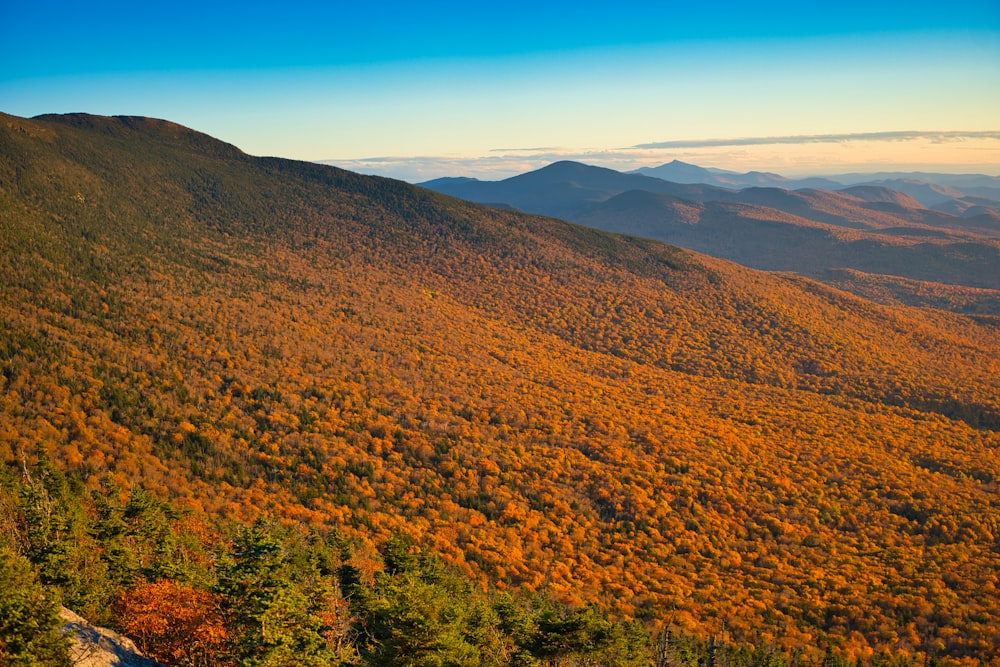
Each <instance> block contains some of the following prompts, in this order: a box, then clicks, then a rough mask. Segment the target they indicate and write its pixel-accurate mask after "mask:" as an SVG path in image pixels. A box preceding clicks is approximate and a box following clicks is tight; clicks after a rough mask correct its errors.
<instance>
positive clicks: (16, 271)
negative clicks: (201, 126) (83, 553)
mask: <svg viewBox="0 0 1000 667" xmlns="http://www.w3.org/2000/svg"><path fill="white" fill-rule="evenodd" d="M0 232H2V233H0V273H2V275H3V278H2V279H0V322H2V325H0V368H2V374H0V458H2V459H3V460H4V461H5V462H7V463H9V464H11V466H17V467H18V468H19V467H20V466H21V463H20V462H21V461H22V459H23V460H25V461H27V462H28V463H31V462H34V461H35V460H36V459H37V458H38V457H39V454H40V453H41V452H43V451H44V452H47V453H48V455H49V456H50V457H51V458H52V459H53V460H54V461H56V463H57V465H58V466H59V467H60V468H61V469H62V470H64V471H65V472H66V473H67V474H69V475H71V476H75V477H78V478H79V479H80V480H82V483H83V485H84V486H85V487H88V488H92V489H96V488H98V487H99V485H100V484H101V483H102V480H104V479H106V477H107V475H108V474H109V473H110V474H111V475H112V476H113V477H114V478H115V479H117V480H118V481H119V482H120V483H121V484H122V485H123V486H126V487H127V486H128V485H132V484H134V485H138V486H139V487H141V488H143V489H145V490H147V491H149V492H150V493H151V494H153V496H154V497H158V498H162V499H166V498H170V499H173V501H175V502H177V503H179V504H181V505H183V506H185V507H190V508H192V509H193V511H194V512H196V513H197V514H198V515H199V516H200V515H201V513H202V512H204V513H206V514H207V515H209V516H211V515H224V516H227V517H234V518H237V519H239V520H241V521H246V522H249V521H252V520H253V519H255V518H257V517H258V516H260V515H266V516H273V517H278V518H280V519H281V520H282V521H286V522H296V523H301V524H304V525H309V526H312V527H316V528H317V529H319V530H321V531H329V530H333V529H339V530H340V531H342V532H343V534H345V535H347V536H348V537H350V538H351V539H354V540H357V541H359V542H362V543H365V542H368V543H372V544H382V543H384V542H385V540H386V538H387V537H388V536H389V535H390V534H393V533H399V532H402V533H404V534H406V535H409V536H410V537H412V538H413V539H414V540H415V542H416V543H418V544H420V545H423V546H424V547H427V548H428V549H430V550H431V551H432V552H434V553H436V554H439V555H440V556H441V557H442V558H443V559H444V561H445V562H446V563H449V564H452V565H455V566H457V567H458V568H459V569H460V571H461V572H463V573H464V574H465V575H466V576H467V577H469V578H472V579H473V580H474V581H476V582H477V585H481V586H482V587H484V588H489V587H492V588H493V590H501V591H502V590H510V591H518V592H538V593H542V594H544V595H546V596H549V597H551V598H555V599H557V600H560V601H563V602H566V603H571V604H575V605H579V604H584V603H588V602H594V603H597V605H599V607H600V608H603V609H606V610H609V611H610V612H611V613H613V614H614V615H615V616H616V617H618V618H636V619H639V620H641V621H642V622H644V623H647V624H649V626H650V627H653V628H660V627H664V626H666V625H668V624H669V625H670V626H671V627H676V628H680V629H683V630H685V631H688V632H692V633H694V634H696V635H701V636H709V635H712V634H720V635H721V633H723V632H724V633H726V634H727V636H732V637H736V638H744V639H746V640H748V641H749V640H752V639H754V638H756V640H755V641H758V642H775V643H779V644H781V645H783V646H784V645H787V646H789V647H794V646H796V645H801V646H809V647H816V646H821V647H822V646H827V645H829V646H831V647H833V648H835V649H836V650H837V651H839V652H841V653H843V654H844V655H847V656H851V657H862V658H865V657H871V656H872V655H874V654H877V653H878V652H880V651H882V650H883V649H886V650H891V651H900V652H904V653H907V654H909V655H913V656H924V655H928V656H935V657H941V658H951V659H955V660H958V659H963V658H970V659H971V658H975V659H979V660H984V661H991V660H992V661H998V660H1000V653H998V649H997V647H998V646H1000V593H998V590H997V586H998V576H1000V495H998V483H1000V472H998V471H1000V454H998V451H1000V449H998V447H1000V379H998V378H1000V319H998V318H996V317H990V316H981V317H978V318H973V317H969V316H962V315H958V314H954V313H950V312H945V311H939V310H933V309H929V308H922V309H917V308H907V307H902V306H898V307H888V306H881V305H877V304H875V303H874V302H872V301H868V300H865V299H863V298H861V297H858V296H854V295H851V294H848V293H846V292H843V291H838V290H836V289H834V288H833V287H829V286H826V285H823V284H820V283H817V282H814V281H812V280H808V279H806V278H799V277H793V276H783V275H776V274H769V273H764V272H758V271H754V270H750V269H746V268H742V267H740V266H737V265H735V264H731V263H728V262H725V261H722V260H716V259H711V258H708V257H706V256H703V255H698V254H695V253H692V252H688V251H684V250H680V249H678V248H675V247H672V246H667V245H663V244H660V243H657V242H653V241H646V240H641V239H636V238H631V237H622V236H615V235H612V234H609V233H605V232H600V231H596V230H592V229H587V228H584V227H578V226H575V225H571V224H568V223H563V222H560V221H557V220H553V219H549V218H542V217H534V216H528V215H523V214H518V213H514V212H507V211H502V210H498V209H493V208H486V207H481V206H478V205H475V204H470V203H466V202H462V201H459V200H456V199H452V198H450V197H446V196H444V195H439V194H436V193H432V192H430V191H428V190H424V189H421V188H416V187H413V186H409V185H406V184H404V183H402V182H398V181H391V180H387V179H379V178H373V177H364V176H359V175H356V174H353V173H350V172H346V171H342V170H338V169H335V168H332V167H325V166H320V165H314V164H308V163H301V162H292V161H286V160H279V159H272V158H255V157H250V156H247V155H245V154H243V153H241V152H240V151H238V150H237V149H236V148H234V147H232V146H228V145H225V144H222V143H220V142H217V141H215V140H213V139H211V138H209V137H207V136H205V135H201V134H198V133H195V132H192V131H190V130H187V129H185V128H182V127H179V126H177V125H173V124H171V123H167V122H163V121H153V120H149V119H140V118H103V117H92V116H58V117H56V116H52V117H42V118H38V119H32V120H26V119H21V118H15V117H12V116H0ZM0 509H2V508H0ZM2 519H3V515H2V514H0V520H2Z"/></svg>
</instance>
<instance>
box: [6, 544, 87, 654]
mask: <svg viewBox="0 0 1000 667" xmlns="http://www.w3.org/2000/svg"><path fill="white" fill-rule="evenodd" d="M61 625H62V623H61V622H60V620H59V605H58V604H57V603H56V601H55V596H54V595H53V594H52V592H51V591H50V590H48V589H46V588H45V587H44V586H42V585H41V584H39V583H38V580H37V579H36V578H35V575H34V573H33V572H32V569H31V564H30V563H29V562H28V561H27V559H25V558H23V557H21V556H18V555H16V554H15V553H14V552H13V551H11V550H10V549H9V548H8V547H7V546H6V545H0V665H23V666H24V667H43V666H44V667H49V666H52V667H64V666H65V667H68V666H69V665H70V664H71V662H70V659H69V652H68V650H69V645H68V643H67V640H66V638H65V637H63V636H62V635H60V634H59V628H60V626H61Z"/></svg>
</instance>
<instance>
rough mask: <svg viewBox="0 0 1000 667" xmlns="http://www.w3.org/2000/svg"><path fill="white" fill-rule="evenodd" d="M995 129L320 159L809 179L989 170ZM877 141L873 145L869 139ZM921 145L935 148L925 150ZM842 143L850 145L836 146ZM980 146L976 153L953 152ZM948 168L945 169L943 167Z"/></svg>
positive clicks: (420, 167)
mask: <svg viewBox="0 0 1000 667" xmlns="http://www.w3.org/2000/svg"><path fill="white" fill-rule="evenodd" d="M997 140H1000V131H993V130H991V131H947V132H929V131H923V132H916V131H896V132H857V133H851V134H811V135H790V136H776V137H742V138H733V139H704V140H678V141H663V142H657V143H649V144H639V145H637V146H631V147H625V148H603V149H598V148H589V149H579V148H576V149H573V148H565V147H551V146H539V147H531V148H519V147H510V148H496V149H492V150H489V151H487V152H486V154H484V155H480V156H405V157H404V156H388V157H370V158H365V159H343V160H323V161H322V162H323V163H325V164H332V165H335V166H337V167H341V168H343V169H349V170H351V171H356V172H360V173H362V174H374V175H378V176H387V177H389V178H397V179H400V180H404V181H409V182H410V183H420V182H423V181H429V180H432V179H435V178H440V177H442V176H467V177H474V178H479V179H481V180H500V179H504V178H508V177H510V176H515V175H517V174H523V173H525V172H528V171H532V170H535V169H539V168H541V167H544V166H546V165H548V164H551V163H553V162H557V161H560V160H573V161H576V162H584V163H586V164H591V165H595V166H599V167H608V168H609V169H616V170H618V171H631V170H633V169H636V168H637V167H642V166H656V165H657V164H661V163H664V162H668V161H670V160H673V159H679V160H682V161H684V162H691V163H694V164H698V165H700V166H703V167H718V168H723V169H728V170H731V171H750V170H757V171H776V172H780V173H782V174H784V175H786V176H789V175H791V176H801V175H810V176H816V175H821V174H831V173H846V172H852V171H941V170H942V168H945V167H946V166H947V168H945V169H944V170H945V171H955V170H956V169H957V170H959V171H967V172H970V173H971V172H979V171H983V170H984V169H985V170H987V171H989V172H995V171H996V165H997V163H998V161H997V159H996V156H998V155H1000V149H998V148H997V147H996V145H995V144H993V143H992V142H994V141H997ZM863 142H877V143H880V144H881V146H880V147H879V149H878V150H875V147H873V146H872V145H871V144H865V143H863ZM928 144H933V145H934V146H935V148H936V149H946V150H945V151H944V152H943V153H942V151H941V150H934V151H933V154H931V152H930V151H928V150H927V149H928ZM843 148H852V149H853V150H850V151H846V152H845V151H844V150H842V149H843ZM974 149H979V150H981V151H987V153H986V154H985V156H984V157H983V158H978V157H977V158H976V159H975V160H970V159H968V158H967V157H959V153H964V154H965V155H966V156H968V155H969V151H971V150H974ZM948 165H950V166H948Z"/></svg>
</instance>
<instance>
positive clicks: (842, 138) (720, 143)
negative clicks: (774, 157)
mask: <svg viewBox="0 0 1000 667" xmlns="http://www.w3.org/2000/svg"><path fill="white" fill-rule="evenodd" d="M917 139H923V140H925V141H933V142H944V141H960V140H962V139H1000V131H994V130H986V131H981V132H978V131H977V132H964V131H958V132H916V131H899V132H854V133H850V134H799V135H790V136H784V137H742V138H736V139H693V140H690V139H682V140H678V141H657V142H654V143H649V144H638V145H635V146H632V148H640V149H661V148H724V147H727V146H769V145H774V144H835V143H844V142H847V141H914V140H917Z"/></svg>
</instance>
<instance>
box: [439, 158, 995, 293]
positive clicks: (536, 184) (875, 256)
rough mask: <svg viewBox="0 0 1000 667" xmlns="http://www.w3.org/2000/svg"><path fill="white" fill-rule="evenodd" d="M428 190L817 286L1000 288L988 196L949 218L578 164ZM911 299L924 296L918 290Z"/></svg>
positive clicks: (899, 197)
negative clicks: (850, 277)
mask: <svg viewBox="0 0 1000 667" xmlns="http://www.w3.org/2000/svg"><path fill="white" fill-rule="evenodd" d="M664 167H670V169H669V170H661V172H659V173H667V172H670V171H673V172H677V173H679V174H680V175H682V176H685V177H687V178H698V177H699V176H708V175H713V174H714V172H709V170H703V169H701V168H700V167H694V166H693V165H685V164H683V163H676V162H675V163H671V164H670V165H664ZM647 173H651V172H647ZM424 185H426V186H427V187H431V188H433V189H437V190H439V191H442V192H446V193H448V194H452V195H454V196H458V197H463V198H466V199H470V200H473V201H479V202H484V203H485V202H495V203H500V202H502V203H505V204H508V205H510V206H513V207H515V208H518V209H521V210H524V211H528V212H532V213H541V214H545V215H552V216H556V217H563V218H566V219H569V220H572V221H574V222H579V223H581V224H585V225H588V226H591V227H596V228H598V229H604V230H607V231H614V232H619V233H629V234H635V235H639V236H646V237H648V238H654V239H658V240H662V241H666V242H669V243H675V244H678V245H681V246H683V247H685V248H690V249H692V250H697V251H699V252H704V253H707V254H710V255H713V256H716V257H722V258H725V259H731V260H734V261H737V262H740V263H742V264H745V265H747V266H751V267H755V268H762V269H769V270H787V271H796V272H800V273H803V274H805V275H809V276H813V277H816V278H819V279H823V276H825V275H827V272H828V271H830V270H833V269H853V270H855V271H859V272H861V273H863V274H872V275H876V274H884V275H890V276H898V277H902V278H909V279H911V280H916V281H922V282H934V283H943V284H945V285H951V286H952V287H954V288H962V287H975V288H986V289H989V290H996V289H1000V271H998V270H997V266H1000V240H998V239H1000V226H998V225H997V220H998V218H1000V209H998V210H997V211H994V210H992V209H991V208H989V207H988V206H983V204H984V203H988V202H987V201H985V200H983V201H969V200H960V199H949V200H948V201H949V202H951V207H952V210H951V211H944V210H935V209H930V208H928V207H927V206H926V205H924V204H922V203H921V202H920V201H918V200H917V199H916V198H915V197H913V196H909V195H907V194H906V193H904V192H900V191H897V190H893V189H891V188H889V187H886V186H883V185H855V186H851V187H847V188H842V189H840V190H838V191H832V190H821V189H799V190H789V189H785V188H779V187H745V188H743V189H742V190H730V189H724V188H719V187H715V186H706V185H691V184H674V183H669V182H667V181H662V180H659V179H654V178H648V177H644V176H641V175H637V174H621V173H618V172H615V171H613V170H609V169H603V168H598V167H591V166H587V165H582V164H579V163H569V162H563V163H557V164H554V165H551V166H549V167H545V168H543V169H540V170H538V171H534V172H529V173H526V174H522V175H520V176H516V177H514V178H510V179H506V180H503V181H496V182H484V181H471V182H470V181H464V180H463V181H460V182H455V181H452V180H447V179H443V180H440V181H435V182H430V183H426V184H424ZM921 187H924V186H921ZM935 187H936V188H937V189H938V190H939V191H941V192H945V190H944V189H943V188H942V187H938V186H935ZM949 192H950V191H949ZM639 193H646V196H644V195H642V194H639ZM953 194H956V195H958V194H960V193H958V192H957V191H956V192H954V193H953ZM654 195H655V196H654ZM678 199H680V200H683V201H678ZM953 212H954V213H961V215H955V214H953ZM695 223H697V224H695ZM814 223H819V224H818V225H817V224H814ZM847 230H852V231H847ZM839 284H840V285H841V286H851V285H856V284H858V283H857V281H852V282H851V283H839ZM899 284H901V285H902V284H914V285H915V284H916V283H899ZM942 289H945V288H944V287H943V288H942ZM859 293H861V292H859ZM863 293H865V294H869V295H870V294H872V292H870V291H868V290H864V291H863ZM893 293H894V294H897V293H898V290H897V291H895V292H893ZM879 294H883V295H884V296H888V294H889V293H887V292H879ZM905 302H906V303H911V304H917V303H920V300H919V298H918V295H917V294H914V295H910V296H908V297H907V298H906V299H905ZM933 302H934V304H935V306H936V307H941V306H942V305H943V304H944V303H946V302H945V301H943V300H942V299H940V298H935V299H934V300H933ZM994 302H995V299H994V298H993V296H992V295H989V294H987V295H986V298H985V301H983V302H982V303H979V304H977V305H975V306H970V304H969V302H968V300H967V299H965V298H959V299H956V301H955V308H956V309H968V308H970V307H972V308H973V309H974V310H977V311H984V312H992V311H990V306H989V304H991V303H994Z"/></svg>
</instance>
